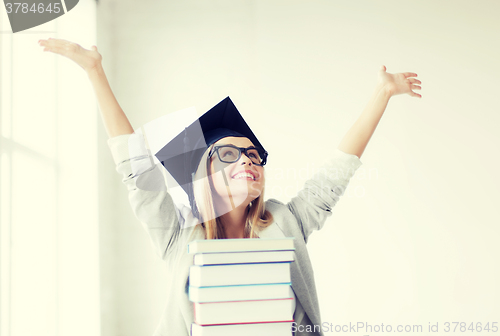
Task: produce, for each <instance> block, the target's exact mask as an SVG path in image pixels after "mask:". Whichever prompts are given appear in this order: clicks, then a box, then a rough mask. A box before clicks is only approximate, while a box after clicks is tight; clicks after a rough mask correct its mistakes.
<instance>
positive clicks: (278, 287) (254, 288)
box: [188, 283, 293, 302]
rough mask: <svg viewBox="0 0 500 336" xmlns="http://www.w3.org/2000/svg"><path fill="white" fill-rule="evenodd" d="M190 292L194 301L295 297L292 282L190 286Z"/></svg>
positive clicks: (190, 297) (190, 298) (190, 296)
mask: <svg viewBox="0 0 500 336" xmlns="http://www.w3.org/2000/svg"><path fill="white" fill-rule="evenodd" d="M188 292H189V300H190V301H192V302H222V301H243V300H271V299H288V298H293V290H292V287H291V283H286V284H264V285H241V286H217V287H194V286H189V291H188Z"/></svg>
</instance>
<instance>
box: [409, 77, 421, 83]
mask: <svg viewBox="0 0 500 336" xmlns="http://www.w3.org/2000/svg"><path fill="white" fill-rule="evenodd" d="M406 80H407V81H408V82H410V83H413V84H422V82H421V81H419V80H418V79H415V78H407V79H406Z"/></svg>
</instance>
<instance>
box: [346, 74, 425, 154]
mask: <svg viewBox="0 0 500 336" xmlns="http://www.w3.org/2000/svg"><path fill="white" fill-rule="evenodd" d="M412 77H417V74H415V73H411V72H404V73H398V74H390V73H388V72H386V68H385V66H382V67H381V68H380V72H379V83H378V84H377V86H376V88H375V91H374V92H373V94H372V96H371V98H370V101H369V102H368V104H367V106H366V107H365V109H364V110H363V113H362V114H361V116H360V117H359V118H358V119H357V120H356V122H355V123H354V125H353V126H352V127H351V128H350V129H349V131H348V132H347V133H346V135H345V136H344V138H343V139H342V141H341V142H340V144H339V146H338V149H339V150H341V151H343V152H345V153H347V154H354V155H356V156H357V157H358V158H361V155H362V154H363V152H364V150H365V148H366V145H367V144H368V141H370V138H371V136H372V134H373V132H375V129H376V128H377V125H378V123H379V121H380V119H381V118H382V115H383V114H384V111H385V108H386V107H387V103H388V102H389V99H390V98H391V97H392V96H395V95H398V94H404V93H406V94H409V95H410V96H412V97H419V98H422V95H420V94H418V93H415V92H413V91H412V90H415V89H416V90H420V86H419V85H416V84H421V82H420V81H419V80H418V79H416V78H412Z"/></svg>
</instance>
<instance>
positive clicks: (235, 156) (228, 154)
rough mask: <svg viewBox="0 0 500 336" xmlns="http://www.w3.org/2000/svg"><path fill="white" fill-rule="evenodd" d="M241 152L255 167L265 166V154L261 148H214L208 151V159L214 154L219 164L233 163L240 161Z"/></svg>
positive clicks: (227, 146) (228, 146)
mask: <svg viewBox="0 0 500 336" xmlns="http://www.w3.org/2000/svg"><path fill="white" fill-rule="evenodd" d="M241 152H243V153H245V155H246V156H247V157H248V158H249V159H250V161H252V163H253V164H255V165H257V166H263V165H265V164H266V160H267V152H266V151H265V150H263V149H262V148H256V147H248V148H243V147H236V146H233V145H223V146H214V148H212V150H211V151H210V154H209V155H208V158H209V159H210V158H211V157H212V156H213V155H214V153H217V156H218V157H219V160H220V161H221V162H224V163H233V162H236V161H238V160H239V159H240V157H241Z"/></svg>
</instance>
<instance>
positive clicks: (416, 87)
mask: <svg viewBox="0 0 500 336" xmlns="http://www.w3.org/2000/svg"><path fill="white" fill-rule="evenodd" d="M410 88H411V89H412V90H422V88H421V87H420V86H418V85H413V84H412V85H411V86H410Z"/></svg>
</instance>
